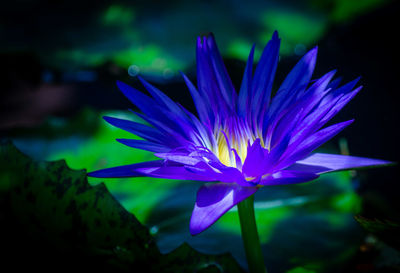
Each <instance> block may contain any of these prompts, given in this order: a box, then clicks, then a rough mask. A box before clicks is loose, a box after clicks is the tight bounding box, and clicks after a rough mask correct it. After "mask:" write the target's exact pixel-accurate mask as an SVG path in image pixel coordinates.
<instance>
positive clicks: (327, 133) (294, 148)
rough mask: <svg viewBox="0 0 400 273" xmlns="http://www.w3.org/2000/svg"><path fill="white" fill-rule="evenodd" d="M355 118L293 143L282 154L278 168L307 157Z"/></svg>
mask: <svg viewBox="0 0 400 273" xmlns="http://www.w3.org/2000/svg"><path fill="white" fill-rule="evenodd" d="M353 121H354V120H348V121H344V122H340V123H337V124H334V125H331V126H329V127H327V128H324V129H322V130H320V131H318V132H316V133H315V134H313V135H311V136H310V137H308V138H306V139H305V140H304V141H303V142H301V143H300V144H291V145H289V147H288V148H287V150H286V151H285V154H284V155H283V156H282V158H281V161H280V162H279V163H278V165H277V166H276V168H279V169H283V168H286V167H288V166H290V165H292V164H293V163H294V162H296V161H297V160H300V159H301V158H304V157H306V156H307V155H308V154H310V153H311V152H312V151H313V150H315V149H317V148H318V147H319V146H321V145H322V144H324V143H325V142H327V141H328V140H329V139H331V138H332V137H334V136H335V135H337V134H338V133H339V132H340V131H342V130H343V129H344V128H345V127H347V126H348V125H350V124H351V123H352V122H353Z"/></svg>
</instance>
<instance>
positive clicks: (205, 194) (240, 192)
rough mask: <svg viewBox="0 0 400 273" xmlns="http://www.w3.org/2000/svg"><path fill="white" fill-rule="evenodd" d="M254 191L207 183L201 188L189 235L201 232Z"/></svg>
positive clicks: (236, 186) (255, 189) (247, 188)
mask: <svg viewBox="0 0 400 273" xmlns="http://www.w3.org/2000/svg"><path fill="white" fill-rule="evenodd" d="M256 191H257V188H256V187H242V186H239V185H236V184H226V183H215V184H210V183H208V184H205V185H203V186H201V188H200V189H199V190H198V192H197V198H196V203H195V206H194V209H193V212H192V217H191V219H190V233H191V234H192V235H196V234H199V233H200V232H203V231H204V230H205V229H207V228H208V227H210V226H211V225H212V224H213V223H215V221H217V220H218V219H219V218H220V217H221V216H222V215H223V214H225V213H226V212H227V211H228V210H229V209H231V208H232V207H233V206H235V205H236V204H237V203H239V202H241V201H243V200H244V199H246V198H247V197H249V196H250V195H252V194H254V193H255V192H256Z"/></svg>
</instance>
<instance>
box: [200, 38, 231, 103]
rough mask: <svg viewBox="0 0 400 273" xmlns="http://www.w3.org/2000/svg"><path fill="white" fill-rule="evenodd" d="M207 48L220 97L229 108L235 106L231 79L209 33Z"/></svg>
mask: <svg viewBox="0 0 400 273" xmlns="http://www.w3.org/2000/svg"><path fill="white" fill-rule="evenodd" d="M207 46H208V48H209V54H210V60H211V64H212V67H213V68H214V75H215V78H216V80H217V84H218V86H219V90H220V92H221V94H222V97H223V98H224V99H225V100H226V102H227V103H228V104H229V106H230V107H233V106H235V103H236V92H235V88H234V87H233V84H232V81H231V78H230V77H229V75H228V72H227V71H226V68H225V65H224V62H223V59H222V57H221V54H220V53H219V50H218V47H217V43H216V42H215V38H214V35H213V34H212V33H211V34H210V36H209V37H208V38H207Z"/></svg>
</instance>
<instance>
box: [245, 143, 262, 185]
mask: <svg viewBox="0 0 400 273" xmlns="http://www.w3.org/2000/svg"><path fill="white" fill-rule="evenodd" d="M267 157H268V151H267V150H266V149H264V148H263V147H262V146H261V144H260V139H259V138H257V139H256V140H255V141H254V143H253V144H252V145H251V146H248V148H247V156H246V159H245V161H244V164H243V170H242V172H243V173H244V175H245V176H246V177H255V178H256V177H260V176H261V175H263V168H262V167H261V166H260V165H262V164H263V163H264V161H265V160H266V158H267Z"/></svg>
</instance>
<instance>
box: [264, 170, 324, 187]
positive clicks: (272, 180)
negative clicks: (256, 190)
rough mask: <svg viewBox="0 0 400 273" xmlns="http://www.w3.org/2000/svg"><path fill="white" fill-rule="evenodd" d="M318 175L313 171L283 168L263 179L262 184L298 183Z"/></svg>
mask: <svg viewBox="0 0 400 273" xmlns="http://www.w3.org/2000/svg"><path fill="white" fill-rule="evenodd" d="M318 177H319V175H318V174H315V173H312V172H304V171H295V170H282V171H278V172H275V173H273V174H271V175H269V176H267V177H265V178H263V179H261V181H260V184H261V185H266V186H273V185H285V184H297V183H304V182H308V181H311V180H314V179H316V178H318Z"/></svg>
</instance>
